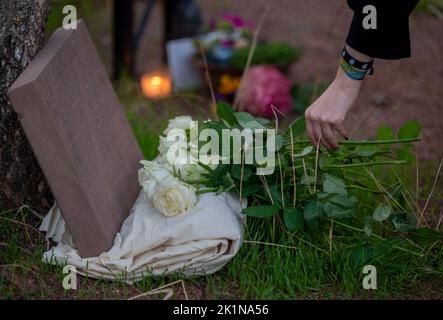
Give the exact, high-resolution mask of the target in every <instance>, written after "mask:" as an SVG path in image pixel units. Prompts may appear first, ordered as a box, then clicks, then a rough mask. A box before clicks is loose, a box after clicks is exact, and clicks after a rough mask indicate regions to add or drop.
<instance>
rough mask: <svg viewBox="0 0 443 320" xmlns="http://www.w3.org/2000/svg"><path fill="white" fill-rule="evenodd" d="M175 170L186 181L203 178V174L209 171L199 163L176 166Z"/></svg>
mask: <svg viewBox="0 0 443 320" xmlns="http://www.w3.org/2000/svg"><path fill="white" fill-rule="evenodd" d="M174 169H175V171H176V172H177V174H178V175H179V176H180V178H181V179H183V180H184V181H189V182H192V181H197V180H201V179H203V178H204V177H203V174H204V173H207V171H206V170H205V169H204V168H203V167H201V166H199V165H198V164H185V165H181V166H174Z"/></svg>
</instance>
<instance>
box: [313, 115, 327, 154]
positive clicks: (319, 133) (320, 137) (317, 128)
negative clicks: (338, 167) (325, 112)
mask: <svg viewBox="0 0 443 320" xmlns="http://www.w3.org/2000/svg"><path fill="white" fill-rule="evenodd" d="M312 128H313V131H314V138H315V144H314V145H315V147H317V145H318V142H319V141H320V142H321V144H322V145H323V146H324V147H325V148H327V149H331V146H330V144H329V143H328V141H327V140H326V139H325V137H324V133H323V130H322V126H321V125H320V123H319V122H317V121H314V122H313V123H312Z"/></svg>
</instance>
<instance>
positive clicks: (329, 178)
mask: <svg viewBox="0 0 443 320" xmlns="http://www.w3.org/2000/svg"><path fill="white" fill-rule="evenodd" d="M322 179H323V192H327V193H337V194H342V195H347V194H348V191H347V190H346V185H345V183H344V181H343V180H342V179H340V178H338V177H336V176H333V175H332V174H329V173H325V174H323V177H322Z"/></svg>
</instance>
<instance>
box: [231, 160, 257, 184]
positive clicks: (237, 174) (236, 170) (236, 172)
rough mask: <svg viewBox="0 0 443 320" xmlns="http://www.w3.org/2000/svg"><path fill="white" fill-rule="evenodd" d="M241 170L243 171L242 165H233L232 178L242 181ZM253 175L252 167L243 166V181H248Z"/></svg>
mask: <svg viewBox="0 0 443 320" xmlns="http://www.w3.org/2000/svg"><path fill="white" fill-rule="evenodd" d="M241 170H242V165H241V164H234V165H232V169H231V176H232V177H233V178H234V179H236V180H240V179H241ZM251 175H252V169H251V167H249V166H243V181H248V180H249V178H250V177H251Z"/></svg>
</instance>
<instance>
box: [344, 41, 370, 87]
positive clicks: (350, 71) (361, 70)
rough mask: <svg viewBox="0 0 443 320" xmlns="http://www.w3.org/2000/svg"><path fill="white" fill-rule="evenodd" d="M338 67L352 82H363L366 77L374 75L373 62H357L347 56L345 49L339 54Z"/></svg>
mask: <svg viewBox="0 0 443 320" xmlns="http://www.w3.org/2000/svg"><path fill="white" fill-rule="evenodd" d="M340 67H341V68H342V69H343V71H344V72H345V73H346V74H347V75H348V77H350V78H351V79H354V80H363V79H364V78H365V77H366V76H367V75H371V74H373V73H374V68H373V61H371V62H361V61H358V60H357V59H355V58H354V57H352V56H351V55H350V54H349V52H348V51H347V50H346V47H345V48H343V50H342V53H341V59H340Z"/></svg>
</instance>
